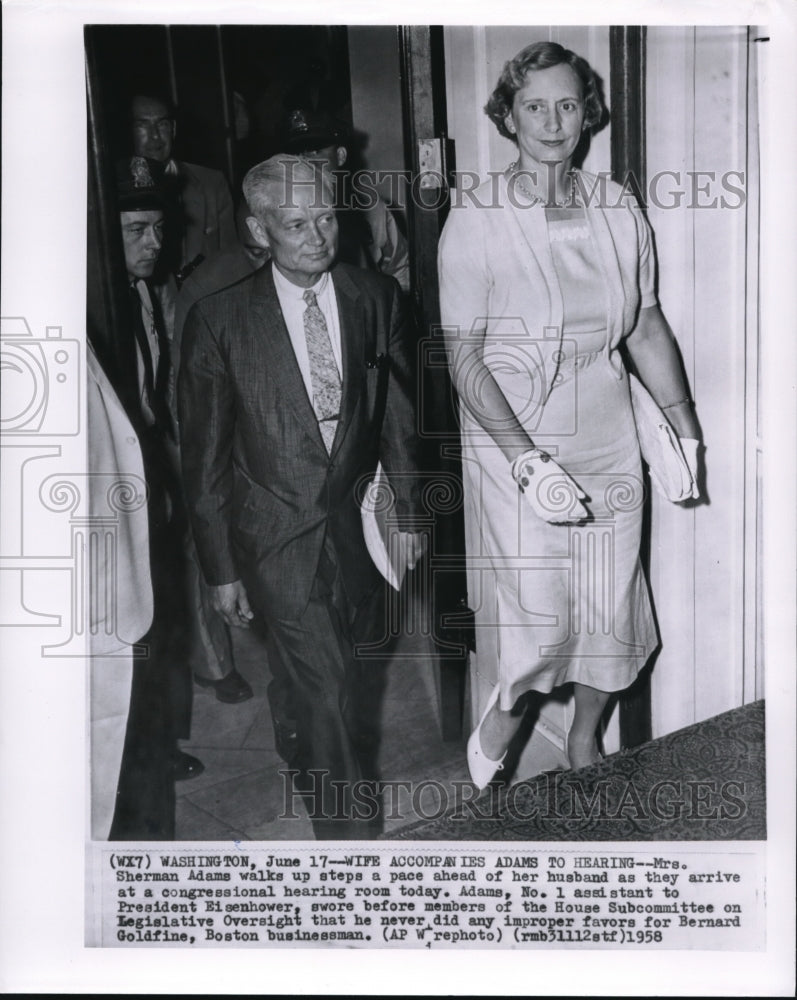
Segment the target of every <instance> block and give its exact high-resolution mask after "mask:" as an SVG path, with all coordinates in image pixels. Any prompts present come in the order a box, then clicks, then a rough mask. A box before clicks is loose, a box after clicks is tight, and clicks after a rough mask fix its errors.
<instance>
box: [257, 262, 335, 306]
mask: <svg viewBox="0 0 797 1000" xmlns="http://www.w3.org/2000/svg"><path fill="white" fill-rule="evenodd" d="M271 273H272V274H273V275H274V284H275V286H276V287H277V290H278V291H279V293H280V295H285V296H287V297H289V298H293V299H296V300H297V301H298V302H303V301H304V293H305V292H315V294H316V297H318V296H319V295H323V294H324V292H325V291H326V287H327V283H328V282H329V271H324V273H323V274H322V275H321V277H320V278H319V279H318V281H317V282H316V283H315V284H314V285H312V286H311V287H310V288H301V287H300V286H299V285H294V283H293V282H292V281H288V279H287V278H286V277H285V275H284V274H283V273H282V271H280V270H279V268H278V267H277V266H276V265H275V264H274V263H273V261H272V264H271Z"/></svg>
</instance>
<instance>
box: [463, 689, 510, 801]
mask: <svg viewBox="0 0 797 1000" xmlns="http://www.w3.org/2000/svg"><path fill="white" fill-rule="evenodd" d="M498 695H499V685H498V684H496V685H495V687H494V688H493V693H492V694H491V695H490V698H489V700H488V702H487V707H486V708H485V710H484V712H483V714H482V717H481V719H479V724H478V726H476V728H475V729H474V730H473V732H472V733H471V734H470V739H469V740H468V770H469V771H470V778H471V781H472V782H473V784H474V785H475V786H476V787H477V788H478V789H479V791H482V790H483V789H485V788H486V787H487V786H488V785H489V784H490V782H491V781H492V780H493V778H494V777H495V774H496V772H497V771H503V769H504V758H505V757H506V755H507V751H506V750H505V751H504V755H503V757H501V759H500V760H490V758H489V757H488V756H487V755H486V754H485V752H484V751H483V750H482V745H481V739H480V736H479V734H480V732H481V728H482V723H483V722H484V720H485V719H486V718H487V716H488V715H489V714H490V709H491V708H492V707H493V705H495V704H496V703H497V701H498Z"/></svg>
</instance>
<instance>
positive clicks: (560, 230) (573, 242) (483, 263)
mask: <svg viewBox="0 0 797 1000" xmlns="http://www.w3.org/2000/svg"><path fill="white" fill-rule="evenodd" d="M580 187H581V190H582V192H586V193H587V197H582V198H579V203H580V204H579V207H576V208H568V209H555V208H551V209H546V208H545V207H544V206H542V205H540V204H533V203H531V201H530V199H528V198H524V196H523V194H522V192H520V191H519V189H518V188H514V190H512V189H509V188H508V187H507V183H506V176H505V175H504V176H502V177H499V178H497V179H496V178H494V179H493V180H492V181H491V182H489V183H488V184H487V185H484V186H483V187H482V188H479V189H477V190H476V191H475V192H473V194H474V196H475V197H474V198H472V199H470V200H467V202H466V203H464V204H461V205H460V206H459V207H458V206H457V204H456V203H455V206H454V207H453V208H452V211H451V213H450V215H449V219H448V221H447V223H446V226H445V229H444V232H443V236H442V238H441V243H440V255H439V262H440V298H441V315H442V321H443V323H444V324H445V325H446V326H457V327H459V335H460V336H465V337H467V336H468V335H469V334H472V333H474V332H475V333H476V335H477V336H481V333H480V331H482V330H484V331H486V333H485V336H484V361H485V364H486V365H487V367H488V368H489V369H490V371H491V373H492V375H493V377H494V378H495V379H496V381H497V382H498V384H499V386H500V388H501V390H502V392H503V394H504V396H505V397H506V399H507V401H508V403H509V405H510V406H511V408H512V410H513V411H514V413H515V415H516V417H517V418H518V420H519V421H520V423H521V424H522V425H523V426H524V428H525V429H526V430H527V431H528V433H529V436H530V437H531V438H532V440H533V441H534V443H535V445H537V446H539V447H541V448H543V449H544V450H546V451H548V452H549V453H550V454H551V455H552V456H553V457H554V458H555V459H556V461H557V462H558V463H559V464H560V465H561V466H562V467H563V468H564V469H565V470H566V471H567V472H568V473H569V474H570V475H571V476H572V477H573V479H575V481H576V482H577V483H578V485H579V486H580V487H581V488H582V489H583V490H584V491H585V493H586V494H587V499H586V500H585V501H584V503H585V506H586V507H587V509H588V510H589V512H590V515H591V518H590V520H589V521H588V522H587V523H585V524H583V525H567V524H550V523H548V522H547V521H544V520H543V519H542V518H540V517H538V516H537V515H536V514H535V513H534V512H533V511H532V510H531V508H530V507H529V506H528V504H527V503H526V501H525V499H524V498H523V497H522V496H521V494H520V493H519V491H518V488H517V486H516V485H515V482H514V480H513V479H512V476H511V474H510V467H509V463H508V462H507V461H506V459H505V458H504V456H503V454H502V453H501V451H500V450H499V449H498V447H497V446H496V445H495V443H494V441H493V440H492V438H491V437H490V436H489V435H488V434H487V433H486V431H484V430H483V428H482V426H481V424H480V423H479V420H478V413H477V412H476V413H475V414H474V412H473V411H474V409H475V410H478V405H479V392H478V385H477V384H475V383H476V382H477V381H478V379H477V376H478V372H475V373H474V385H473V387H472V388H471V387H469V385H468V382H467V378H468V376H467V375H466V376H465V388H464V391H463V393H462V395H463V397H464V398H463V405H462V406H461V409H460V415H461V433H462V446H463V480H464V493H465V505H466V518H468V519H469V521H470V523H471V524H473V523H476V524H478V532H476V533H473V532H472V533H471V537H472V538H473V537H477V538H478V543H477V544H478V548H479V551H469V552H468V557H469V559H470V560H472V564H473V565H478V561H479V560H486V561H487V563H488V564H489V566H490V568H491V570H492V574H493V578H494V580H495V585H496V587H497V602H496V606H497V621H496V622H495V623H494V624H495V626H496V631H497V637H498V661H499V662H498V675H499V683H500V690H501V696H500V704H501V707H502V708H503V709H508V708H510V707H511V706H512V705H513V704H514V702H515V701H516V699H517V698H518V697H519V696H520V695H522V694H523V693H525V692H526V691H529V690H534V691H539V692H549V691H551V690H552V689H553V688H555V687H557V686H558V685H560V684H563V683H566V682H569V681H578V682H580V683H583V684H587V685H589V686H591V687H595V688H598V689H599V690H602V691H617V690H621V689H623V688H625V687H627V686H628V685H629V684H630V683H631V682H632V681H633V680H634V678H635V677H636V674H637V673H638V672H639V670H640V669H641V668H642V667H643V666H644V664H645V662H646V661H647V659H648V657H649V656H650V654H651V653H652V651H653V649H654V648H655V646H656V644H657V634H656V628H655V624H654V620H653V614H652V610H651V605H650V599H649V594H648V588H647V583H646V581H645V578H644V574H643V571H642V567H641V565H640V560H639V547H640V537H641V522H642V504H643V498H644V488H643V481H642V475H641V468H640V458H639V446H638V443H637V437H636V429H635V425H634V419H633V412H632V410H631V403H630V396H629V388H628V377H627V375H626V372H625V369H624V366H623V363H622V359H621V357H620V354H619V352H618V350H617V348H618V346H619V344H620V342H621V340H622V338H623V337H624V336H626V335H627V334H628V333H630V332H631V330H632V329H633V326H634V323H635V321H636V317H637V314H638V309H639V308H640V307H644V306H649V305H653V304H655V302H656V299H655V293H654V282H655V268H654V262H653V256H652V252H651V247H650V231H649V229H648V225H647V222H646V221H645V219H644V217H643V216H642V214H641V212H640V211H639V208H638V207H637V206H636V204H635V203H632V202H630V201H628V200H627V199H626V200H622V199H621V198H620V195H621V189H620V188H619V187H618V186H617V185H614V184H612V183H611V182H609V181H604V182H599V181H598V180H597V179H596V178H593V177H592V175H588V174H580ZM590 192H592V193H593V195H594V197H589V194H590ZM466 401H467V405H466ZM547 485H550V484H547ZM541 491H542V492H541V494H540V495H542V496H544V497H545V498H546V502H547V503H549V504H550V505H551V506H552V507H553V508H554V509H557V505H561V504H565V505H566V504H567V503H568V502H569V498H568V497H567V496H566V495H565V494H563V493H561V492H558V491H556V490H550V489H546V483H545V482H544V480H543V483H542V486H541ZM559 509H561V508H559ZM472 548H473V546H471V549H472ZM470 600H471V604H472V606H473V604H474V602H476V603H478V598H477V595H470ZM477 643H478V636H477Z"/></svg>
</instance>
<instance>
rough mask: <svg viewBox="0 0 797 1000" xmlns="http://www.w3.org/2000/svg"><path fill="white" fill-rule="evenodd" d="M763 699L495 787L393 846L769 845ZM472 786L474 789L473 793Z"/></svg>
mask: <svg viewBox="0 0 797 1000" xmlns="http://www.w3.org/2000/svg"><path fill="white" fill-rule="evenodd" d="M765 780H766V767H765V747H764V702H763V701H758V702H754V703H753V704H751V705H745V706H743V707H742V708H736V709H733V710H732V711H730V712H725V713H724V714H723V715H718V716H716V717H715V718H713V719H708V720H706V721H705V722H699V723H697V724H696V725H693V726H689V727H687V728H686V729H681V730H679V731H678V732H676V733H671V734H670V735H668V736H664V737H661V738H660V739H657V740H652V741H651V742H650V743H645V744H643V745H641V746H639V747H635V748H634V749H633V750H627V751H623V752H621V753H618V754H614V755H612V756H611V757H608V758H606V759H605V760H603V761H601V762H600V763H598V764H593V765H592V766H590V767H587V768H584V769H583V770H581V771H577V772H576V771H556V772H547V773H545V774H541V775H539V776H538V777H537V778H535V779H533V780H531V781H526V782H520V783H518V784H516V785H512V786H510V787H509V788H506V787H501V786H499V785H498V784H496V785H494V786H490V787H489V788H488V789H486V790H485V792H484V793H483V794H482V795H481V796H480V797H479V798H478V799H477V800H470V799H469V796H468V795H467V794H465V792H464V790H463V795H462V800H461V801H458V802H456V804H455V806H454V808H453V809H449V810H448V812H447V813H446V814H445V815H443V816H440V817H439V818H434V819H427V820H422V821H421V822H418V823H414V824H412V825H410V826H406V827H404V828H402V829H401V830H399V831H393V832H391V833H390V835H389V837H390V839H391V840H393V839H396V840H530V841H534V840H551V841H558V840H573V841H578V840H591V841H600V840H641V841H645V840H662V841H666V840H763V839H765V837H766V800H765ZM471 789H472V786H471Z"/></svg>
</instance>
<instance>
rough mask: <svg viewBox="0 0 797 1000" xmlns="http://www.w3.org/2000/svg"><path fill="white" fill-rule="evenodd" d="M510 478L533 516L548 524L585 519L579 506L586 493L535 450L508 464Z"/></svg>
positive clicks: (562, 470) (547, 456) (543, 453)
mask: <svg viewBox="0 0 797 1000" xmlns="http://www.w3.org/2000/svg"><path fill="white" fill-rule="evenodd" d="M512 478H513V479H514V480H515V482H516V483H517V484H518V488H519V489H520V492H521V493H522V494H523V496H524V497H525V498H526V501H527V503H528V505H529V506H530V507H531V509H532V510H533V511H534V513H535V514H536V515H537V517H540V518H542V520H543V521H548V522H549V524H572V523H574V522H577V521H583V520H584V519H585V518H587V517H588V516H589V514H588V511H587V509H586V507H584V505H583V504H582V503H580V501H581V500H583V499H584V498H585V497H586V493H585V492H584V491H583V490H582V489H581V487H580V486H579V485H578V484H577V483H576V482H575V481H574V480H573V479H572V478H571V477H570V476H569V475H568V474H567V473H566V472H565V470H564V469H563V468H562V466H561V465H559V463H558V462H555V461H554V460H553V459H552V458H551V456H550V455H548V454H547V453H546V452H544V451H541V450H540V449H539V448H532V449H531V450H530V451H525V452H523V454H522V455H518V457H517V458H516V459H515V461H514V462H513V463H512Z"/></svg>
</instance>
